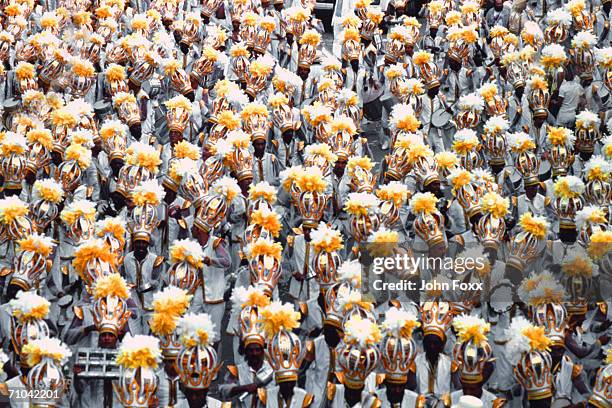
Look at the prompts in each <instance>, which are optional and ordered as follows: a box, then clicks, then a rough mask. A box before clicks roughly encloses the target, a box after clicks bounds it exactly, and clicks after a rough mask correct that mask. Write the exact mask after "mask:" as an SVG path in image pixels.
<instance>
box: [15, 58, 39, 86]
mask: <svg viewBox="0 0 612 408" xmlns="http://www.w3.org/2000/svg"><path fill="white" fill-rule="evenodd" d="M35 73H36V69H35V68H34V65H32V64H30V63H29V62H25V61H21V62H19V64H17V67H15V76H16V77H17V79H18V80H20V81H23V80H25V79H33V78H34V75H35Z"/></svg>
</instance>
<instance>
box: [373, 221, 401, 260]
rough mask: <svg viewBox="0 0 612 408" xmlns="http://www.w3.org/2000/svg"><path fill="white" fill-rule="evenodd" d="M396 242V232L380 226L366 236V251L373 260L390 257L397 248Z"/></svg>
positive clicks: (397, 236) (397, 237)
mask: <svg viewBox="0 0 612 408" xmlns="http://www.w3.org/2000/svg"><path fill="white" fill-rule="evenodd" d="M398 242H399V234H398V233H397V231H393V230H389V229H387V228H386V227H384V226H381V227H380V228H379V229H378V230H377V231H374V232H372V233H371V234H370V235H369V236H368V245H367V249H368V252H369V253H370V255H371V256H373V257H375V258H377V257H385V256H391V255H392V254H393V253H394V251H395V249H396V248H397V244H398Z"/></svg>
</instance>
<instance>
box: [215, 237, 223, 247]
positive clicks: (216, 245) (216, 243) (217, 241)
mask: <svg viewBox="0 0 612 408" xmlns="http://www.w3.org/2000/svg"><path fill="white" fill-rule="evenodd" d="M222 242H223V238H215V240H214V241H213V248H218V247H219V245H221V243H222Z"/></svg>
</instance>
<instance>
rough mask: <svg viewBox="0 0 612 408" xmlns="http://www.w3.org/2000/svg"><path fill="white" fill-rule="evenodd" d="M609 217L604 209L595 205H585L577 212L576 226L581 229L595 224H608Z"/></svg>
mask: <svg viewBox="0 0 612 408" xmlns="http://www.w3.org/2000/svg"><path fill="white" fill-rule="evenodd" d="M607 223H608V219H607V218H606V214H605V213H604V212H603V210H602V209H601V208H599V207H597V206H594V205H588V206H585V207H584V208H583V209H582V210H580V211H577V212H576V228H577V229H578V231H581V230H582V229H583V228H584V227H587V226H589V225H593V224H607Z"/></svg>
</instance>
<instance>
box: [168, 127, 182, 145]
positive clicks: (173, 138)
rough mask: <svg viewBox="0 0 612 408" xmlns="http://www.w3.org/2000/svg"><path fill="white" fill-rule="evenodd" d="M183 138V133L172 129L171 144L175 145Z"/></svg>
mask: <svg viewBox="0 0 612 408" xmlns="http://www.w3.org/2000/svg"><path fill="white" fill-rule="evenodd" d="M181 140H183V135H182V134H181V133H180V132H177V131H176V130H172V131H170V145H171V146H175V145H176V144H177V143H178V142H180V141H181Z"/></svg>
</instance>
